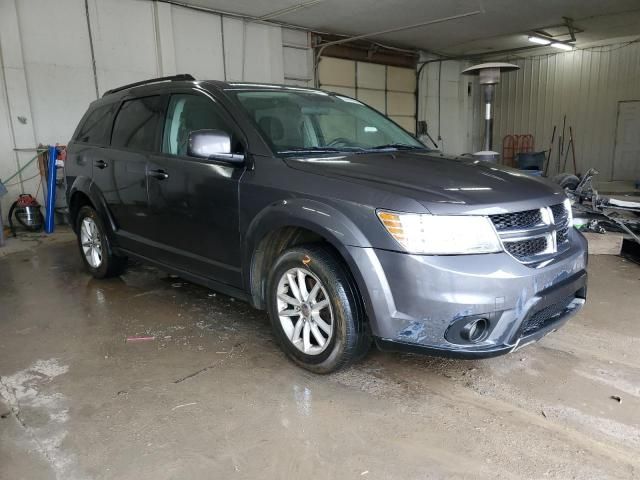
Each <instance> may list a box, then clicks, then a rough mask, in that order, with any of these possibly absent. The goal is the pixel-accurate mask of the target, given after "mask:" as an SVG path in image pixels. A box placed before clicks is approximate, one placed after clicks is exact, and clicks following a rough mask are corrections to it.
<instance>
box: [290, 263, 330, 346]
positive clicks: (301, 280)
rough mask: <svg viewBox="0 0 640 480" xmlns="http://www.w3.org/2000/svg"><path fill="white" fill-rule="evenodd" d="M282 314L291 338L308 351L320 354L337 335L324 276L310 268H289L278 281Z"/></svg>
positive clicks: (291, 340) (295, 344)
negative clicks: (312, 271) (323, 283)
mask: <svg viewBox="0 0 640 480" xmlns="http://www.w3.org/2000/svg"><path fill="white" fill-rule="evenodd" d="M277 296H278V299H277V304H278V305H277V306H278V317H279V319H280V324H281V326H282V330H283V331H284V333H285V335H286V337H287V338H288V339H289V341H290V342H291V343H292V344H293V345H294V346H295V347H296V348H297V349H298V350H300V351H301V352H303V353H305V354H307V355H319V354H320V353H322V352H323V351H324V350H325V349H326V348H327V346H328V345H329V344H330V343H331V339H332V338H333V330H334V329H333V326H334V317H333V310H332V308H331V302H330V301H329V295H328V294H327V291H326V289H325V287H324V285H322V282H321V281H320V279H319V278H318V277H317V276H316V275H314V274H313V273H311V272H310V271H309V270H307V269H306V268H292V269H289V270H287V271H286V272H285V273H284V274H283V275H282V277H281V278H280V281H279V282H278V291H277Z"/></svg>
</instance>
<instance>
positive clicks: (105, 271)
mask: <svg viewBox="0 0 640 480" xmlns="http://www.w3.org/2000/svg"><path fill="white" fill-rule="evenodd" d="M85 218H90V219H92V220H93V222H94V223H95V225H96V227H97V229H98V241H99V243H100V246H101V249H102V261H101V263H100V264H99V265H98V266H97V267H94V266H92V265H91V264H89V262H88V260H87V258H86V256H85V254H84V249H83V247H82V240H81V233H80V232H81V226H82V222H83V221H84V219H85ZM76 234H77V238H78V249H79V251H80V257H81V258H82V263H84V266H85V268H86V269H87V271H88V272H89V273H90V274H91V275H93V276H94V277H95V278H109V277H116V276H118V275H120V274H122V273H123V272H124V270H125V268H126V266H127V258H126V257H121V256H118V255H116V254H115V253H114V252H113V248H112V246H111V243H110V242H109V238H108V237H107V235H106V233H105V226H104V222H103V221H102V219H101V218H100V216H99V215H98V213H97V212H96V211H95V210H94V209H93V208H92V207H90V206H88V205H85V206H83V207H82V208H81V209H80V210H79V211H78V215H77V216H76Z"/></svg>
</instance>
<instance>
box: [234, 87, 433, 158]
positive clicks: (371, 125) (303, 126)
mask: <svg viewBox="0 0 640 480" xmlns="http://www.w3.org/2000/svg"><path fill="white" fill-rule="evenodd" d="M230 93H233V94H234V95H235V96H236V98H237V99H238V101H239V102H240V104H241V105H242V106H243V107H244V109H245V110H246V111H247V112H248V113H249V115H250V116H251V117H252V118H253V120H254V121H255V123H256V125H257V126H258V128H259V129H260V131H261V132H262V134H263V135H264V137H265V138H266V139H268V140H269V141H270V143H271V145H272V147H273V148H274V150H275V151H276V152H278V153H281V154H287V153H292V154H294V153H295V154H300V153H304V152H318V151H325V150H326V151H341V152H342V151H344V152H348V151H353V152H358V151H367V150H372V149H424V148H425V146H424V145H423V144H422V143H420V142H419V141H418V140H416V139H415V138H414V137H413V136H411V135H410V134H409V133H407V132H406V131H404V130H403V129H402V128H400V127H399V126H398V125H396V124H395V123H393V122H392V121H390V120H389V119H388V118H387V117H385V116H383V115H382V114H380V113H378V112H376V111H375V110H373V109H372V108H370V107H368V106H366V105H364V104H363V103H361V102H359V101H357V100H354V99H352V98H349V97H343V96H340V95H334V94H328V93H325V92H320V91H310V90H298V91H293V90H277V91H265V90H250V91H247V90H239V91H234V92H230Z"/></svg>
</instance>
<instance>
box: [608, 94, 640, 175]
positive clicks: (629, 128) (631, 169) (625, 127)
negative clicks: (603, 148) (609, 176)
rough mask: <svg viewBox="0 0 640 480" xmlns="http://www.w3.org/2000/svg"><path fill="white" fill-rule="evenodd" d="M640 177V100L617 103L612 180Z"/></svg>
mask: <svg viewBox="0 0 640 480" xmlns="http://www.w3.org/2000/svg"><path fill="white" fill-rule="evenodd" d="M639 179H640V101H633V102H620V103H618V125H617V129H616V149H615V155H614V160H613V180H639Z"/></svg>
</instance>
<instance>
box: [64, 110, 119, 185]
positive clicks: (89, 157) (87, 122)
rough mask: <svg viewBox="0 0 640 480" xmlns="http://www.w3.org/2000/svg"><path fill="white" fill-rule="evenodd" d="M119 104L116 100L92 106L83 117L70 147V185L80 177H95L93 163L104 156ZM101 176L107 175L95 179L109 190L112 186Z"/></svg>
mask: <svg viewBox="0 0 640 480" xmlns="http://www.w3.org/2000/svg"><path fill="white" fill-rule="evenodd" d="M118 106H119V103H118V102H113V103H108V104H105V105H100V106H97V107H95V108H91V109H90V110H89V111H87V113H86V114H85V116H84V117H83V118H82V120H81V121H80V125H79V127H78V129H77V130H76V132H75V134H74V137H73V141H72V142H70V145H69V147H68V150H67V162H66V168H65V171H66V174H67V187H68V188H70V187H71V186H72V185H73V182H74V181H75V180H76V178H77V177H85V178H88V179H91V178H93V171H94V164H96V163H99V162H101V161H102V160H103V158H104V155H105V148H108V145H109V137H110V136H111V126H112V124H113V117H114V116H115V113H116V110H117V109H118ZM100 165H101V164H100ZM102 180H108V179H102V178H101V179H99V182H96V183H97V184H98V187H99V188H100V189H101V190H102V189H103V188H104V189H105V190H110V189H111V187H110V186H107V185H105V184H104V182H103V181H102ZM94 181H95V180H94Z"/></svg>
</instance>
